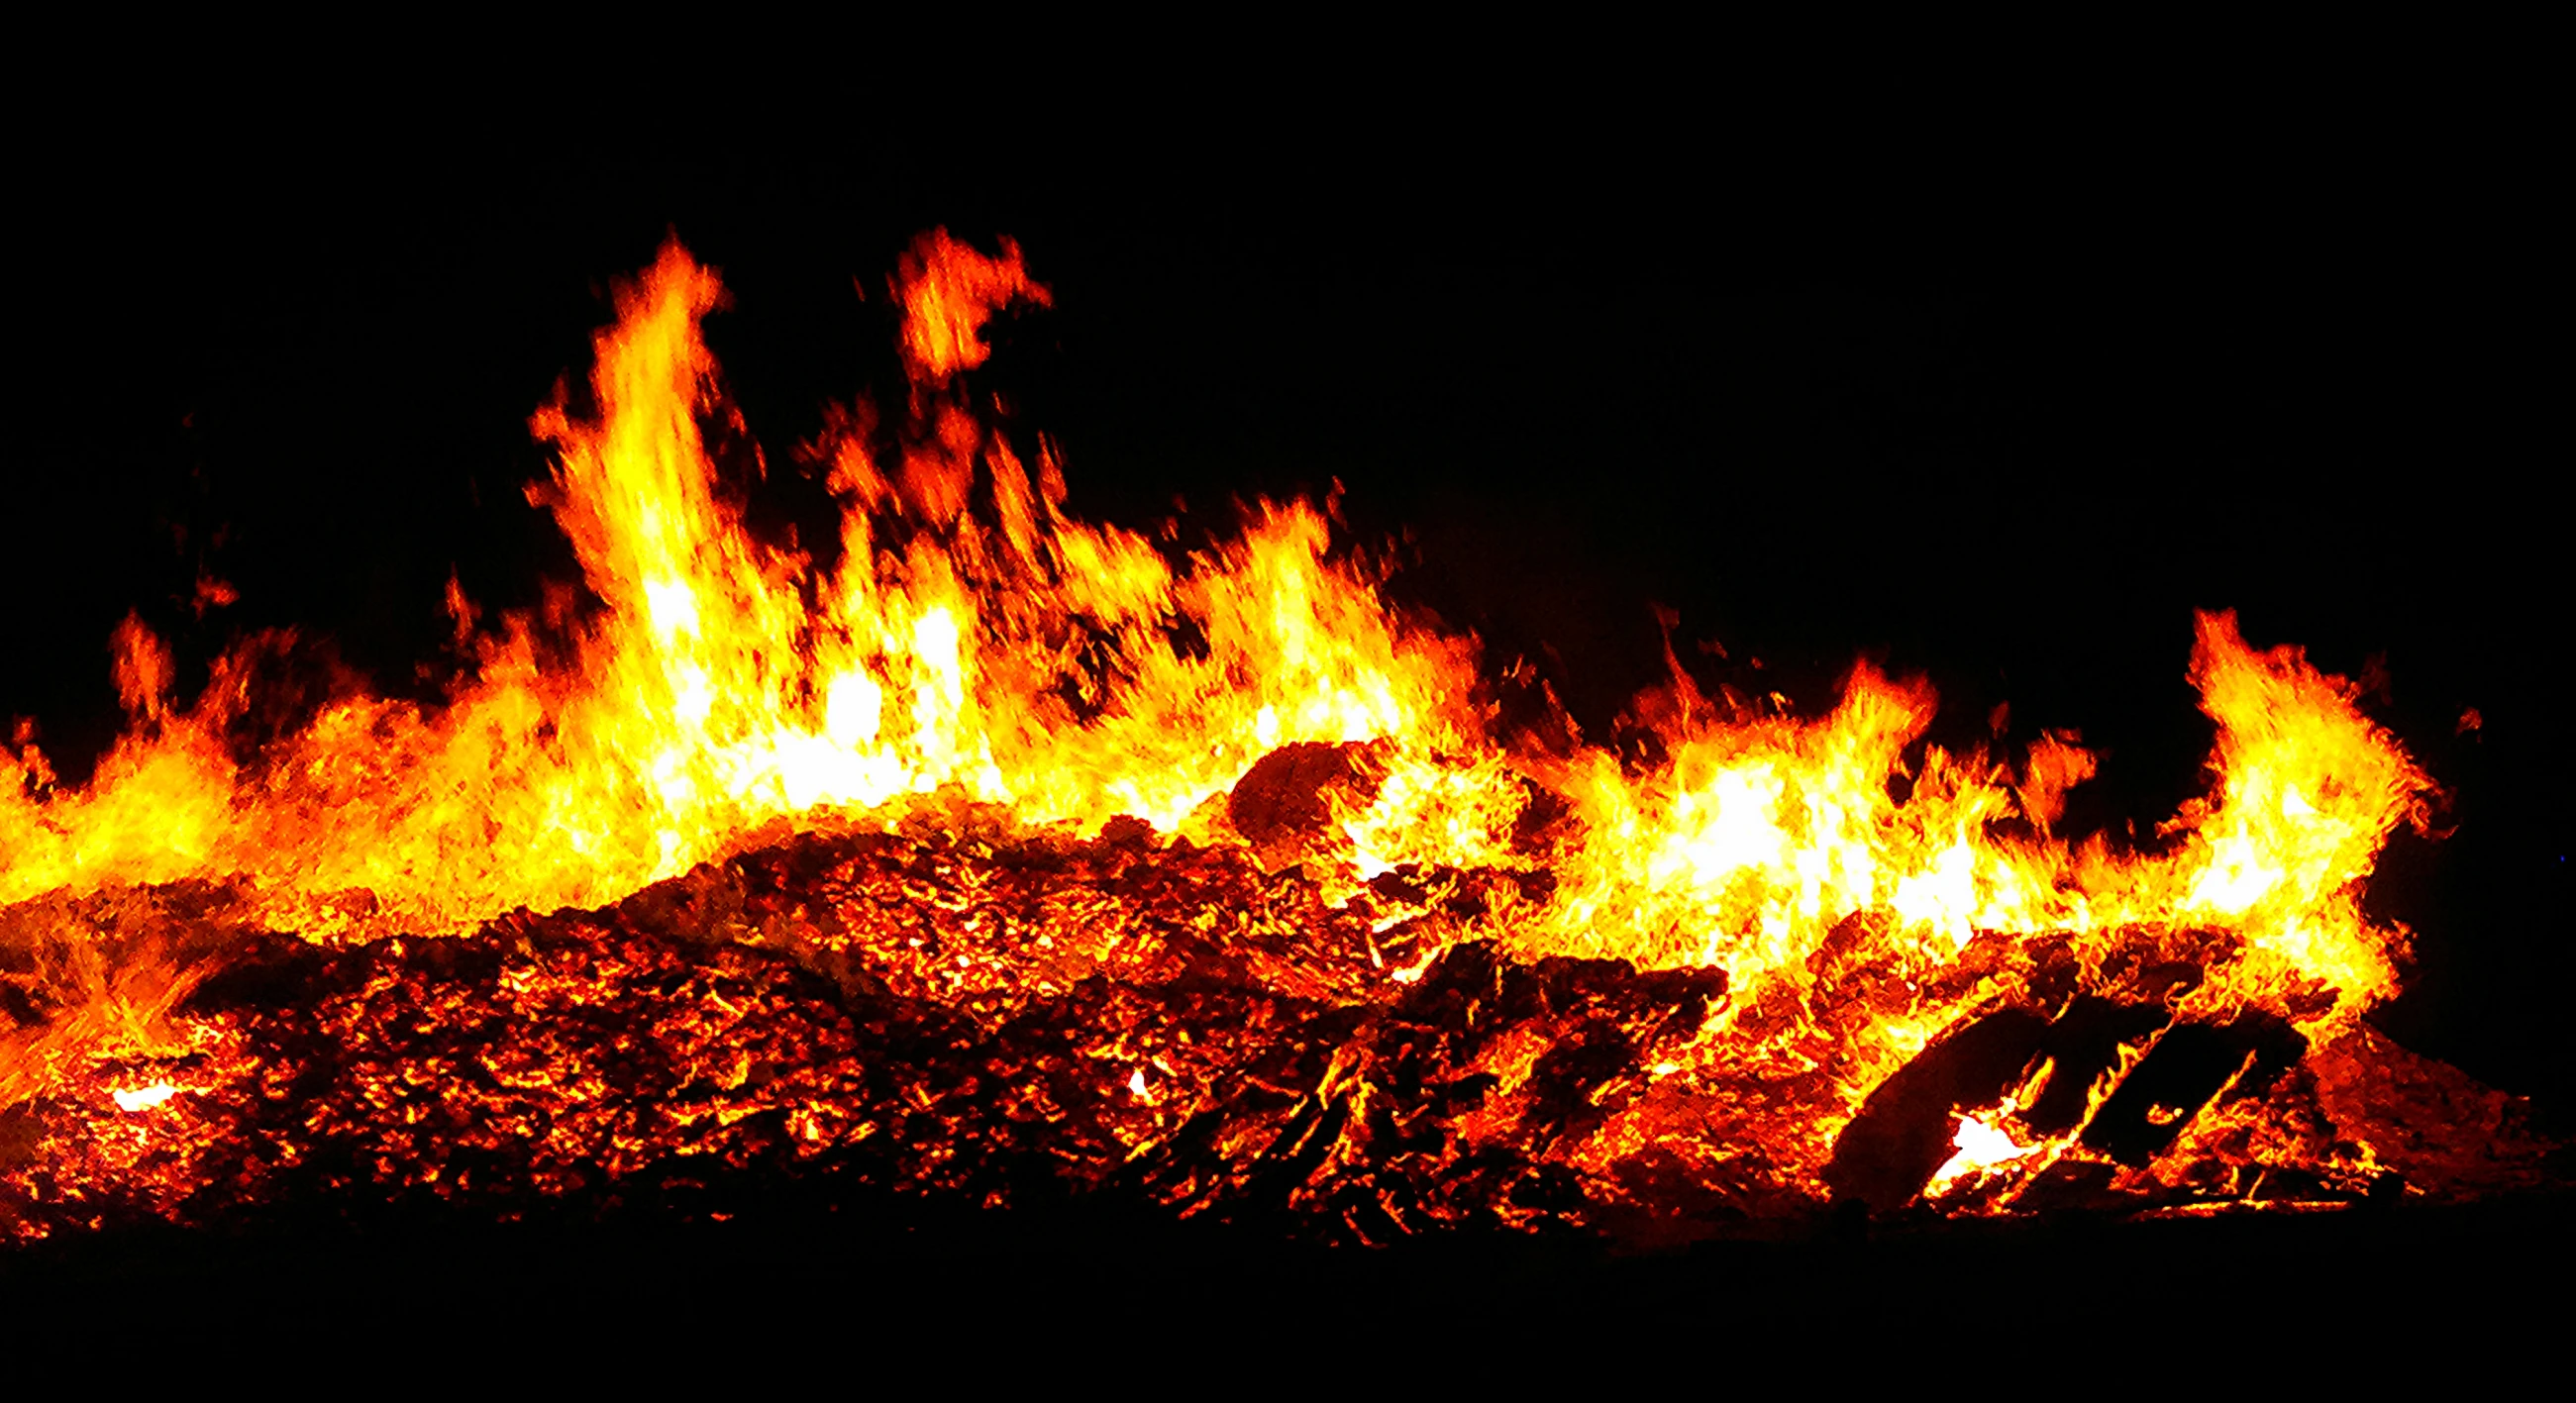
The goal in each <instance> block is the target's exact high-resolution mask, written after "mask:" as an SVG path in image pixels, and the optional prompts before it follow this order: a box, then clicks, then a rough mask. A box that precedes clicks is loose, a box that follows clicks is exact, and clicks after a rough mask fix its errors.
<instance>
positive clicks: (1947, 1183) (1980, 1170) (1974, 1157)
mask: <svg viewBox="0 0 2576 1403" xmlns="http://www.w3.org/2000/svg"><path fill="white" fill-rule="evenodd" d="M2002 1119H2003V1117H2002V1116H2001V1115H1993V1116H1991V1117H1990V1116H1985V1115H1962V1116H1960V1117H1959V1128H1958V1130H1957V1131H1956V1132H1955V1133H1953V1134H1952V1136H1951V1137H1950V1144H1951V1146H1952V1148H1954V1149H1956V1150H1957V1151H1958V1153H1957V1154H1954V1155H1952V1156H1950V1157H1949V1158H1948V1159H1946V1160H1944V1161H1942V1163H1941V1167H1940V1168H1939V1169H1937V1170H1934V1171H1933V1173H1932V1182H1931V1183H1930V1184H1928V1185H1927V1186H1925V1188H1924V1190H1923V1196H1924V1197H1925V1198H1927V1199H1937V1198H1939V1197H1941V1196H1942V1195H1944V1194H1946V1193H1948V1192H1949V1191H1950V1190H1951V1189H1953V1188H1955V1187H1956V1186H1958V1185H1959V1184H1961V1183H1964V1182H1967V1181H1970V1180H1973V1179H1976V1178H1978V1177H1979V1176H1982V1175H1984V1174H1985V1173H1987V1172H1988V1171H1990V1170H1994V1169H1999V1168H2002V1167H2003V1166H2005V1165H2008V1164H2011V1163H2013V1162H2014V1161H2016V1160H2020V1159H2024V1158H2027V1157H2029V1156H2031V1155H2034V1154H2038V1153H2040V1151H2041V1150H2042V1149H2043V1148H2044V1147H2042V1146H2039V1145H2025V1144H2023V1143H2021V1142H2020V1141H2019V1140H2016V1139H2014V1138H2013V1136H2012V1132H2011V1131H2009V1130H2007V1129H2005V1128H2004V1126H2003V1125H2002V1124H2000V1122H2001V1121H2002Z"/></svg>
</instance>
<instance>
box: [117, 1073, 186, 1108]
mask: <svg viewBox="0 0 2576 1403" xmlns="http://www.w3.org/2000/svg"><path fill="white" fill-rule="evenodd" d="M178 1094H179V1088H177V1087H175V1086H172V1085H171V1084H170V1083H168V1082H166V1081H157V1082H154V1083H153V1084H151V1085H150V1086H139V1087H136V1088H134V1089H133V1090H130V1091H128V1090H123V1089H119V1090H116V1091H111V1092H109V1093H108V1098H109V1099H110V1100H112V1101H114V1102H116V1109H118V1110H120V1111H126V1112H134V1111H148V1110H151V1109H152V1108H153V1107H155V1106H158V1105H160V1104H161V1103H162V1102H164V1101H167V1100H169V1099H170V1098H171V1097H173V1096H176V1095H178Z"/></svg>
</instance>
